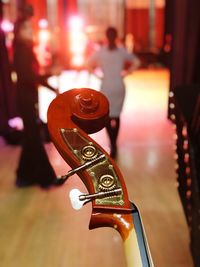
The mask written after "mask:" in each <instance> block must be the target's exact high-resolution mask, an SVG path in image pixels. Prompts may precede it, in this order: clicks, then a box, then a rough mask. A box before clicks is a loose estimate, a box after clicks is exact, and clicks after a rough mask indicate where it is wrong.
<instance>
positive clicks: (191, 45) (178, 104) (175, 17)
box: [166, 0, 200, 267]
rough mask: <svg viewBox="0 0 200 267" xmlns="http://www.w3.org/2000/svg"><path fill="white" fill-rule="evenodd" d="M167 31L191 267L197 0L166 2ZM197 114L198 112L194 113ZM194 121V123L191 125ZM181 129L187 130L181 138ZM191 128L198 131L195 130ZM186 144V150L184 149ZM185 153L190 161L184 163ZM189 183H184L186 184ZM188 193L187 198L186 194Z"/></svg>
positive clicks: (197, 171) (199, 53) (199, 171)
mask: <svg viewBox="0 0 200 267" xmlns="http://www.w3.org/2000/svg"><path fill="white" fill-rule="evenodd" d="M166 32H169V33H170V34H171V36H172V50H171V54H170V94H169V110H168V111H169V112H168V115H169V117H170V119H171V120H172V121H173V123H175V124H176V129H177V151H176V153H177V155H178V170H177V174H178V182H179V188H178V190H179V194H180V198H181V201H182V205H183V208H184V211H185V215H186V218H187V222H188V226H189V229H190V241H191V243H190V248H191V252H192V256H193V260H194V266H195V267H199V266H200V253H199V248H200V247H199V246H200V232H199V223H200V213H199V207H200V192H199V186H198V185H199V184H200V180H199V177H200V166H199V151H200V147H199V144H200V143H199V140H200V139H199V136H200V131H199V128H200V126H199V117H200V114H199V113H200V101H199V99H200V8H199V0H166ZM195 111H197V112H195ZM194 122H195V124H194ZM183 127H187V134H185V135H184V133H183V129H184V128H183ZM193 129H198V133H196V132H197V131H196V130H195V131H194V130H193ZM185 141H188V144H189V145H188V149H187V150H186V148H184V147H183V144H184V142H185ZM187 153H188V155H189V160H188V161H186V160H185V155H186V154H187ZM188 170H190V171H189V172H188ZM189 180H190V181H191V184H190V183H187V181H189ZM188 192H189V193H190V196H189V195H187V193H188Z"/></svg>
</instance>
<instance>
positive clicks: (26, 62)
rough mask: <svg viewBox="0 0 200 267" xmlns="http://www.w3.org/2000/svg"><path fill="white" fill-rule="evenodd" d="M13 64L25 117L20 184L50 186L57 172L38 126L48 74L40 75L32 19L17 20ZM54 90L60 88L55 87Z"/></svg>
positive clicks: (19, 168) (20, 185)
mask: <svg viewBox="0 0 200 267" xmlns="http://www.w3.org/2000/svg"><path fill="white" fill-rule="evenodd" d="M14 34H15V36H14V42H13V50H14V58H13V65H14V69H15V71H16V74H17V90H16V91H17V106H18V111H19V113H20V116H21V118H22V120H23V125H24V129H23V138H22V151H21V155H20V159H19V163H18V168H17V179H16V185H17V186H19V187H24V186H29V185H33V184H39V185H40V186H41V187H44V188H45V187H48V186H50V185H51V184H52V183H53V181H54V179H55V173H54V171H53V168H52V166H51V164H50V162H49V160H48V157H47V154H46V152H45V149H44V147H43V144H42V141H41V138H40V131H39V125H38V123H37V122H38V119H39V116H38V110H37V107H38V88H37V87H38V84H39V83H40V84H43V85H47V81H46V79H47V76H41V75H39V65H38V62H37V60H36V57H35V54H34V52H33V37H32V25H31V21H30V19H24V18H21V19H19V20H18V21H17V22H16V23H15V29H14ZM50 89H52V90H54V91H56V90H55V89H53V88H51V87H50Z"/></svg>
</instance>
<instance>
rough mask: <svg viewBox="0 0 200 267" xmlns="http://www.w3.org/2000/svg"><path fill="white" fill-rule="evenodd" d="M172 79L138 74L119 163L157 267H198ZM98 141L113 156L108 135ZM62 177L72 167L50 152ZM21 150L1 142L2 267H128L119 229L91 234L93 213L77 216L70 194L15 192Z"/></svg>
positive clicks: (162, 73) (131, 83) (72, 183)
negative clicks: (177, 144)
mask: <svg viewBox="0 0 200 267" xmlns="http://www.w3.org/2000/svg"><path fill="white" fill-rule="evenodd" d="M168 75H169V74H168V72H167V71H166V70H146V71H143V70H140V71H137V72H136V73H134V74H133V75H132V76H130V77H128V78H127V79H126V84H127V98H126V102H125V106H124V110H123V114H122V118H121V128H120V136H119V140H118V144H119V154H118V159H117V163H118V166H119V168H120V169H121V171H122V173H123V175H124V178H125V181H126V184H127V187H128V191H129V196H130V200H132V201H133V202H134V203H135V204H136V205H137V206H138V207H139V208H140V210H141V214H142V217H143V222H144V225H145V228H146V233H147V237H148V240H149V244H150V248H151V252H152V256H153V260H154V263H155V267H192V266H193V265H192V260H191V256H190V252H189V235H188V229H187V225H186V222H185V218H184V215H183V210H182V206H181V203H180V200H179V196H178V193H177V188H176V176H175V172H174V163H175V161H174V158H173V157H174V156H173V142H174V141H173V135H174V133H173V128H172V125H171V124H170V123H169V122H168V121H167V119H166V114H167V88H168V79H169V77H168ZM94 138H95V139H96V140H97V141H98V142H99V143H100V144H101V145H102V146H103V147H104V148H105V149H107V150H108V149H109V148H108V140H107V137H106V134H105V132H104V130H103V131H101V132H100V133H98V134H95V135H94ZM46 149H47V151H48V154H49V157H50V160H51V162H52V164H53V166H54V168H55V170H56V172H57V174H64V173H65V172H66V171H67V170H68V169H69V167H68V166H67V165H66V164H65V163H64V162H63V160H62V159H61V158H60V156H59V155H58V153H57V152H56V150H55V148H54V147H53V145H52V144H48V145H47V146H46ZM19 153H20V147H12V146H8V145H5V143H4V142H3V140H0V266H1V267H126V263H125V258H124V253H123V244H122V241H121V238H120V236H119V234H118V233H117V232H116V231H114V230H113V229H109V228H100V229H97V230H92V231H89V230H88V223H89V220H90V212H91V206H90V205H89V204H88V206H86V207H84V208H83V209H82V210H81V211H74V210H73V209H72V208H71V204H70V202H69V198H68V194H69V191H70V190H71V189H72V188H79V189H80V190H82V191H85V188H84V186H83V184H82V183H81V181H80V179H79V178H78V177H76V176H74V177H72V178H70V179H69V180H68V181H67V183H66V184H65V185H64V186H63V187H62V188H55V189H51V190H48V191H45V190H42V189H40V188H38V187H31V188H26V189H18V188H16V187H15V185H14V183H15V169H16V166H17V160H18V156H19Z"/></svg>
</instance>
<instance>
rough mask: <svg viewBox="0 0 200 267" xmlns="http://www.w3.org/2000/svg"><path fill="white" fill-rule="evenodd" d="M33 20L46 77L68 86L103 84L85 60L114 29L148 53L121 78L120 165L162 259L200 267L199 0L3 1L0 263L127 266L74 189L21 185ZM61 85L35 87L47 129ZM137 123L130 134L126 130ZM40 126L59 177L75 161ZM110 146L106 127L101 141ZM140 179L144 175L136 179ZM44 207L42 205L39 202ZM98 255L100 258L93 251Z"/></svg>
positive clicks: (74, 181) (130, 46)
mask: <svg viewBox="0 0 200 267" xmlns="http://www.w3.org/2000/svg"><path fill="white" fill-rule="evenodd" d="M21 16H27V17H31V20H32V24H33V36H34V42H35V54H36V56H37V59H38V62H39V65H40V71H41V73H44V74H45V73H48V72H49V70H54V72H55V75H52V76H51V77H50V78H49V79H48V81H49V83H50V84H51V85H52V86H53V87H54V88H58V90H59V92H60V93H62V92H64V91H66V90H68V89H71V88H77V87H91V88H94V89H97V90H99V88H100V81H99V80H98V79H97V78H96V77H95V76H93V75H89V74H88V72H87V70H86V69H85V61H86V58H87V57H88V56H89V55H90V54H91V53H92V52H93V51H95V50H96V49H97V48H98V47H100V46H101V45H102V44H103V43H104V41H105V40H104V32H105V29H106V28H107V27H108V26H114V27H116V28H117V30H118V32H119V39H120V43H121V45H123V46H124V47H126V49H127V50H128V51H129V52H130V53H135V54H136V55H137V56H138V57H139V58H140V60H141V66H140V69H139V70H137V71H136V72H134V73H133V74H131V75H130V76H128V77H127V78H125V83H126V89H127V93H126V94H127V95H126V99H125V104H124V108H123V112H122V127H121V131H120V136H119V156H118V158H117V160H116V161H117V164H118V166H119V167H120V169H121V170H122V173H123V174H124V176H125V180H126V183H127V187H128V191H129V195H130V198H131V199H132V200H133V201H134V203H136V204H138V205H139V207H140V209H141V213H142V216H143V219H144V225H145V228H146V232H147V237H148V239H149V243H150V247H151V250H152V256H153V259H154V262H155V266H159V267H169V266H170V267H192V266H195V267H199V266H200V254H199V247H200V193H199V192H200V153H199V152H200V149H199V147H200V96H199V92H200V86H199V83H200V71H199V70H200V50H199V48H200V9H199V1H198V0H46V1H45V0H27V1H26V0H1V1H0V200H1V201H0V236H1V241H0V266H2V267H13V266H15V267H18V266H20V267H25V266H26V267H29V266H30V267H32V266H33V267H39V266H48V267H51V266H52V267H57V266H63V267H64V266H68V267H79V266H80V267H90V266H91V267H92V266H96V267H98V266H102V267H103V266H109V267H111V266H113V267H114V266H115V267H117V266H121V267H122V266H126V263H125V259H124V255H123V252H122V247H121V243H120V242H121V241H120V238H118V235H117V234H116V233H113V232H111V230H110V229H109V230H108V229H107V230H103V232H102V231H101V229H98V230H95V231H92V233H90V232H89V231H88V229H87V225H88V221H89V214H90V212H91V207H90V206H88V207H84V211H81V212H80V214H77V213H76V212H74V211H73V210H72V209H71V207H70V205H69V204H68V200H66V192H67V191H69V189H70V188H72V187H74V186H76V187H79V188H82V189H83V190H84V186H83V185H82V183H81V182H80V179H78V177H75V178H70V180H69V182H67V184H66V186H64V187H63V188H59V189H57V188H56V189H54V190H50V191H48V192H47V191H44V190H39V189H38V188H35V187H33V188H27V189H23V190H21V189H17V188H16V187H15V185H14V179H15V169H16V166H17V161H18V160H17V159H18V156H19V153H20V138H21V136H20V134H21V129H22V127H23V126H22V122H21V120H20V117H19V116H18V114H17V111H16V106H15V83H16V74H15V72H14V71H13V67H12V60H13V47H12V42H13V38H14V33H13V29H14V23H15V21H16V20H17V19H18V18H20V17H21ZM54 98H55V94H54V93H53V92H50V91H48V90H47V89H46V88H45V87H44V86H40V88H39V113H40V118H41V120H42V122H43V123H44V125H45V124H46V121H47V119H46V112H47V109H48V106H49V104H50V102H51V101H52V99H54ZM127 129H129V130H127ZM46 134H47V133H46V132H45V133H43V138H44V143H45V148H46V151H47V152H48V155H49V158H50V161H51V163H52V165H53V167H54V168H55V170H56V172H57V174H58V175H60V174H63V173H65V172H66V171H67V170H68V169H69V167H68V166H66V164H65V163H64V161H63V160H62V159H61V157H60V156H59V155H58V153H57V152H56V150H55V148H54V146H53V145H52V143H51V142H50V140H47V139H48V137H47V136H46ZM93 137H94V138H95V140H97V141H98V142H99V143H100V144H101V145H102V146H103V147H104V149H106V150H108V151H109V148H108V142H107V138H106V136H105V133H104V130H103V131H101V132H100V133H98V134H95V135H94V136H93ZM135 177H137V179H135ZM41 203H42V204H41ZM91 251H92V253H91Z"/></svg>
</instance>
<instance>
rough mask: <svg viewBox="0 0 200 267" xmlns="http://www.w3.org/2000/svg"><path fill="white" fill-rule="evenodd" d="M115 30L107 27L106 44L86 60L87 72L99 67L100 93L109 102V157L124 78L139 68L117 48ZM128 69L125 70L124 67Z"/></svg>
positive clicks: (114, 145) (113, 147)
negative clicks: (101, 73)
mask: <svg viewBox="0 0 200 267" xmlns="http://www.w3.org/2000/svg"><path fill="white" fill-rule="evenodd" d="M117 37H118V34H117V30H116V29H115V28H114V27H108V28H107V30H106V38H107V44H106V45H105V46H102V47H101V48H100V49H99V50H97V51H95V52H94V53H93V54H91V56H90V57H89V58H88V60H87V68H88V70H89V72H93V71H94V69H95V68H97V67H100V68H101V70H102V72H103V78H102V83H101V92H102V93H103V94H104V95H105V96H106V97H107V98H108V100H109V102H110V114H109V117H110V118H109V120H108V123H107V125H106V130H107V133H108V136H109V139H110V146H111V152H110V155H111V157H113V158H115V157H116V155H117V136H118V133H119V127H120V113H121V110H122V107H123V103H124V98H125V85H124V81H123V79H124V77H125V76H126V75H128V74H129V73H131V72H133V71H134V70H135V69H137V68H138V67H139V66H140V60H139V59H138V57H137V56H136V55H135V54H131V53H129V52H128V51H127V50H126V49H125V48H124V47H122V46H118V43H117ZM127 65H128V68H126V70H125V66H127Z"/></svg>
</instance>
